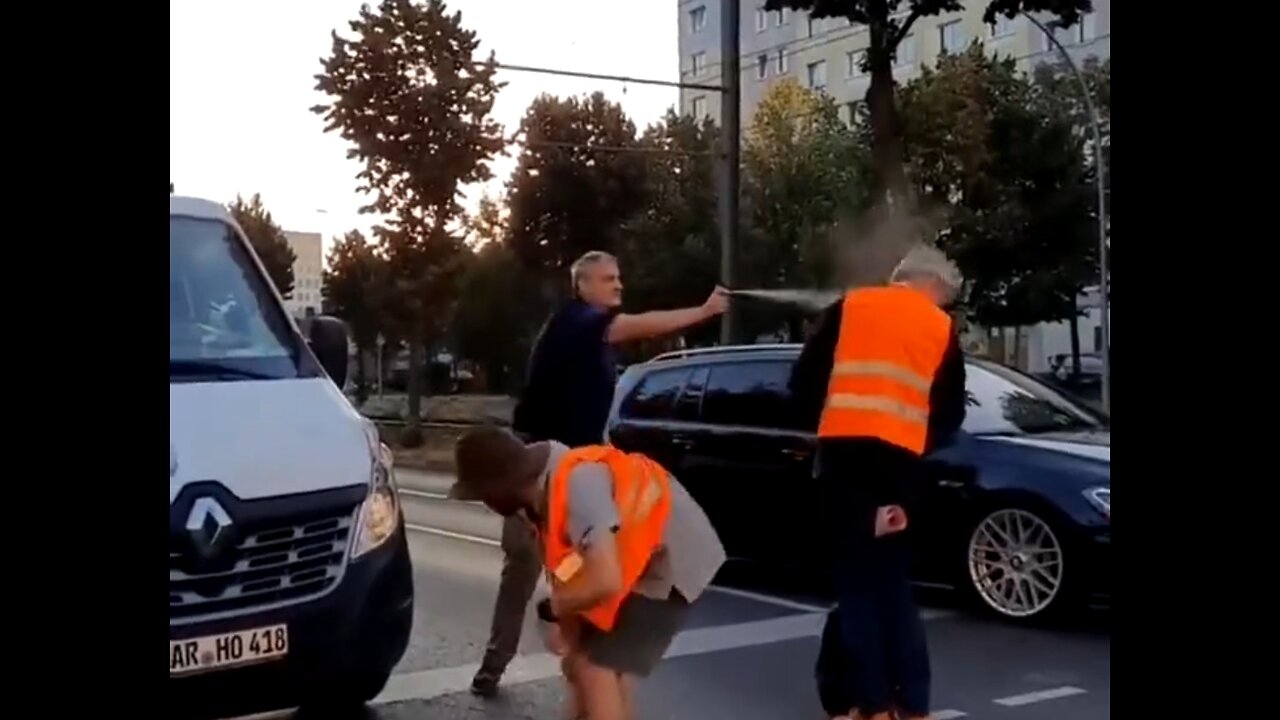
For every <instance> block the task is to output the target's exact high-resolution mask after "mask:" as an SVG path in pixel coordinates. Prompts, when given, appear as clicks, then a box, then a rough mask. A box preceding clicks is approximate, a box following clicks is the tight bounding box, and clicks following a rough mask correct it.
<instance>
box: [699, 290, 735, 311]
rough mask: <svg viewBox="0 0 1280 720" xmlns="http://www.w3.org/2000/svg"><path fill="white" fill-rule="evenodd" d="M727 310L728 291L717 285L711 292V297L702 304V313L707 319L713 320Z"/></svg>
mask: <svg viewBox="0 0 1280 720" xmlns="http://www.w3.org/2000/svg"><path fill="white" fill-rule="evenodd" d="M728 309H729V291H728V290H727V289H726V288H723V287H721V286H719V285H717V286H716V289H715V290H712V291H711V295H710V296H709V297H708V298H707V301H706V302H704V303H702V311H703V312H705V313H706V314H707V317H709V318H713V317H716V316H717V315H723V314H724V313H725V311H727V310H728Z"/></svg>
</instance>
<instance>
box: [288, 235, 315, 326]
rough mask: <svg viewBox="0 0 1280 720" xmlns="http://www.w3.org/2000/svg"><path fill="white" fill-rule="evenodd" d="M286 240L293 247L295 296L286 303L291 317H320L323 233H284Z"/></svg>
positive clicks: (290, 297) (291, 296)
mask: <svg viewBox="0 0 1280 720" xmlns="http://www.w3.org/2000/svg"><path fill="white" fill-rule="evenodd" d="M284 237H285V239H286V240H288V242H289V247H291V248H293V254H294V260H293V294H292V295H290V296H289V297H288V298H287V299H286V300H285V301H284V304H285V307H286V308H287V309H288V311H289V314H290V315H292V316H293V317H295V318H298V319H301V318H306V317H310V316H312V315H319V314H320V307H321V305H322V303H323V298H322V297H321V287H322V282H321V273H322V271H323V267H324V250H323V244H324V243H323V241H322V240H321V238H320V233H313V232H295V231H292V230H285V231H284Z"/></svg>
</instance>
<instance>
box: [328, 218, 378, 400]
mask: <svg viewBox="0 0 1280 720" xmlns="http://www.w3.org/2000/svg"><path fill="white" fill-rule="evenodd" d="M386 271H387V267H386V263H385V262H384V261H383V259H382V258H381V257H380V256H379V255H378V253H377V249H376V248H375V247H374V246H373V245H371V244H369V242H368V241H367V240H366V239H365V237H364V235H363V234H362V233H361V232H360V231H359V230H352V231H350V232H348V233H347V234H346V235H344V236H343V237H342V238H340V239H338V240H337V241H336V242H334V244H333V247H331V248H330V249H329V257H328V267H327V268H326V269H325V271H324V276H323V282H324V304H325V308H324V310H325V312H326V313H328V314H330V315H334V316H336V317H340V318H342V319H343V320H345V321H346V323H347V327H348V328H349V329H350V331H351V341H352V342H353V343H354V344H355V346H356V350H357V352H358V355H359V358H360V361H359V362H358V363H357V364H356V388H357V392H358V393H359V395H360V400H361V401H362V402H363V401H364V398H365V392H366V390H367V386H368V383H367V378H366V377H365V372H364V368H365V363H364V355H365V353H366V352H369V351H371V350H373V348H374V344H375V342H376V341H377V338H378V332H379V330H380V329H381V326H382V320H381V311H382V302H381V291H382V289H383V288H384V287H385V285H384V279H385V276H386Z"/></svg>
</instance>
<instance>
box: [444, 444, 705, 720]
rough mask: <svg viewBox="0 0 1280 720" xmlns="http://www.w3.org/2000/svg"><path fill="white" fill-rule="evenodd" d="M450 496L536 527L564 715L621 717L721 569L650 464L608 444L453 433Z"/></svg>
mask: <svg viewBox="0 0 1280 720" xmlns="http://www.w3.org/2000/svg"><path fill="white" fill-rule="evenodd" d="M455 460H456V465H457V473H458V480H457V483H456V484H455V485H454V487H453V488H452V489H451V490H450V497H453V498H455V499H462V500H479V501H481V502H483V503H484V504H485V505H487V506H488V507H489V508H490V509H492V510H494V511H495V512H497V513H499V514H501V515H503V516H505V517H512V516H517V515H519V514H521V512H522V511H523V516H524V517H526V518H528V519H529V521H530V522H531V523H532V524H533V525H534V526H535V527H536V529H537V531H538V535H539V538H540V539H541V541H542V544H543V557H544V562H545V565H546V569H547V573H548V579H549V581H550V585H551V596H550V597H549V598H546V599H545V600H543V601H541V602H539V603H538V606H537V611H538V616H539V618H540V619H541V620H543V621H545V622H549V623H555V624H557V625H558V626H559V628H560V630H561V638H562V641H563V651H564V655H565V661H564V669H565V675H566V677H567V678H568V679H569V681H570V684H571V689H572V691H573V693H572V696H573V700H574V701H575V702H574V704H575V706H576V707H575V708H573V709H574V711H575V717H585V718H587V719H588V720H629V719H630V718H632V717H633V716H634V714H633V710H632V708H633V696H634V692H635V685H636V683H637V680H638V679H639V678H643V677H646V676H648V675H649V673H650V672H651V671H652V670H653V668H654V666H655V665H657V663H658V661H659V660H660V659H661V658H662V655H663V654H664V653H665V652H666V650H667V648H668V647H669V646H670V645H671V642H672V640H673V639H674V638H675V636H676V633H677V632H679V630H680V628H681V627H682V626H683V624H684V619H685V616H686V614H687V612H688V608H689V605H690V604H691V603H692V602H694V601H695V600H697V599H698V597H699V596H700V595H701V594H702V592H703V591H704V590H705V589H706V588H707V586H708V585H710V584H711V579H712V578H713V577H714V576H715V574H716V572H717V571H718V570H719V569H720V566H721V565H722V564H724V561H725V553H724V548H723V546H722V545H721V544H720V539H719V537H718V536H717V535H716V532H715V530H714V529H713V528H712V526H711V522H710V521H709V520H708V519H707V516H706V514H705V513H704V512H703V511H702V508H701V507H699V506H698V504H697V503H696V502H695V501H694V500H693V498H692V497H690V496H689V494H688V492H686V491H685V489H684V487H682V486H681V485H680V483H679V482H678V481H677V480H676V479H675V478H673V477H671V475H670V474H669V473H667V471H666V470H665V469H663V468H662V467H661V466H660V465H658V464H657V463H656V462H654V461H652V460H650V459H649V458H647V457H645V456H643V455H639V454H628V453H624V452H623V451H621V450H618V449H617V448H614V447H612V446H610V445H590V446H586V447H578V448H569V447H567V446H565V445H563V444H561V443H559V442H555V441H545V442H535V443H528V444H526V443H525V442H523V441H521V440H519V439H518V438H517V437H516V436H515V435H513V434H512V433H510V432H508V431H506V430H504V429H501V428H495V427H485V428H479V429H476V430H473V431H470V432H468V433H467V434H465V435H463V436H462V437H461V438H460V439H459V440H458V443H457V446H456V448H455Z"/></svg>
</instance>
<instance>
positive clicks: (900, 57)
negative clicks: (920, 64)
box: [893, 33, 916, 67]
mask: <svg viewBox="0 0 1280 720" xmlns="http://www.w3.org/2000/svg"><path fill="white" fill-rule="evenodd" d="M893 64H894V65H896V66H898V67H911V66H912V65H915V64H916V37H915V35H912V34H910V33H908V34H907V36H906V37H904V38H902V40H901V41H899V42H898V48H897V50H895V51H894V54H893Z"/></svg>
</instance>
